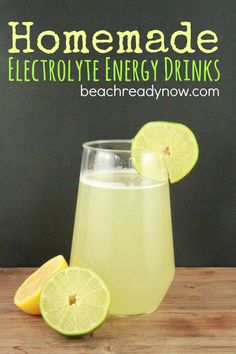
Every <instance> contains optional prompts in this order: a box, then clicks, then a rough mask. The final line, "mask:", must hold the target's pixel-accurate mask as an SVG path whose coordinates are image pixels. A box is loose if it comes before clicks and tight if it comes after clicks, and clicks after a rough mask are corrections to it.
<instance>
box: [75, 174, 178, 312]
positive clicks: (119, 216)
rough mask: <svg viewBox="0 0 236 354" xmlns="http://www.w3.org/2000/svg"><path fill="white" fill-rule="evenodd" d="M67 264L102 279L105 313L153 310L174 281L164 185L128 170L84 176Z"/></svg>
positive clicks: (166, 195)
mask: <svg viewBox="0 0 236 354" xmlns="http://www.w3.org/2000/svg"><path fill="white" fill-rule="evenodd" d="M70 263H71V265H73V266H74V265H77V266H82V267H88V268H90V269H92V270H93V271H95V272H96V273H98V275H100V276H101V277H102V278H103V280H104V281H105V283H106V284H107V286H108V288H109V290H110V293H111V299H112V302H111V310H110V313H112V314H116V315H130V314H143V313H147V312H151V311H153V310H154V309H155V308H157V307H158V306H159V304H160V302H161V301H162V299H163V297H164V295H165V293H166V292H167V290H168V287H169V285H170V283H171V281H172V279H173V276H174V254H173V243H172V226H171V213H170V198H169V185H168V183H167V182H166V183H162V184H160V183H157V182H155V181H153V180H151V179H147V178H144V177H141V176H140V175H137V174H136V173H135V172H134V171H133V170H126V171H124V172H115V171H114V172H110V173H108V172H107V173H93V174H90V175H89V174H88V175H87V176H83V177H82V178H81V180H80V186H79V194H78V201H77V209H76V216H75V225H74V234H73V243H72V250H71V260H70Z"/></svg>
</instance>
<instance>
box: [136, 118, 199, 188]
mask: <svg viewBox="0 0 236 354" xmlns="http://www.w3.org/2000/svg"><path fill="white" fill-rule="evenodd" d="M198 153H199V150H198V144H197V140H196V138H195V136H194V134H193V132H192V131H191V130H190V129H189V128H188V127H187V126H185V125H184V124H181V123H173V122H160V121H156V122H150V123H147V124H145V125H144V126H143V127H142V128H141V129H140V130H139V132H138V133H137V134H136V136H135V137H134V139H133V140H132V145H131V154H132V162H133V165H134V167H135V168H136V170H137V171H138V172H139V173H140V174H141V175H143V176H145V177H149V178H153V179H156V180H162V179H163V178H164V177H165V176H164V170H165V168H166V169H167V171H168V175H169V179H170V182H171V183H175V182H178V181H179V180H181V179H182V178H184V177H185V176H186V175H187V174H188V173H189V172H190V171H191V170H192V168H193V167H194V165H195V163H196V162H197V159H198ZM148 156H149V157H148Z"/></svg>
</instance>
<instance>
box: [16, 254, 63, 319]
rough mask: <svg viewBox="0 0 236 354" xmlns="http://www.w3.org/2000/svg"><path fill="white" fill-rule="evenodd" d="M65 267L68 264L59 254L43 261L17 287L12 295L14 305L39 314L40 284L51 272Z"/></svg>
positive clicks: (42, 283) (30, 312) (41, 284)
mask: <svg viewBox="0 0 236 354" xmlns="http://www.w3.org/2000/svg"><path fill="white" fill-rule="evenodd" d="M65 267H68V264H67V263H66V260H65V259H64V257H63V256H61V255H59V256H56V257H54V258H52V259H50V260H49V261H47V262H46V263H44V264H43V265H42V266H41V267H40V268H38V269H37V270H36V271H35V272H34V273H33V274H31V275H30V276H29V277H28V278H27V279H26V280H25V281H24V282H23V284H22V285H21V286H20V287H19V288H18V290H17V291H16V293H15V296H14V303H15V305H16V306H18V307H19V308H20V309H21V310H23V311H25V312H27V313H29V314H31V315H39V314H40V308H39V295H40V291H41V289H42V286H43V285H44V283H45V281H46V280H47V279H48V278H49V277H50V276H51V275H52V274H54V273H55V272H57V271H58V270H60V269H63V268H65Z"/></svg>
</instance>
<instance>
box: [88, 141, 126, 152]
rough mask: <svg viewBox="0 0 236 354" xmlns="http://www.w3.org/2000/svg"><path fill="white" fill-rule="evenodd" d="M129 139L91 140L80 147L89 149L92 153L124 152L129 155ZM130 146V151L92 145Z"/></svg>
mask: <svg viewBox="0 0 236 354" xmlns="http://www.w3.org/2000/svg"><path fill="white" fill-rule="evenodd" d="M131 142H132V140H131V139H107V140H106V139H104V140H91V141H87V142H85V143H83V144H82V147H83V148H85V149H91V150H94V151H110V152H126V153H131ZM109 143H110V144H114V145H115V144H130V149H121V148H115V147H114V149H112V148H106V147H99V146H94V145H103V144H104V145H105V144H109Z"/></svg>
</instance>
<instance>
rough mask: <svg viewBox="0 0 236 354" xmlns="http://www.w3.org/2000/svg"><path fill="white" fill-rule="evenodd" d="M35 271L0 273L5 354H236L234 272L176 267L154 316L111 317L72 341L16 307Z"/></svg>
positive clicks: (1, 349)
mask: <svg viewBox="0 0 236 354" xmlns="http://www.w3.org/2000/svg"><path fill="white" fill-rule="evenodd" d="M32 271H33V269H32V268H8V269H0V353H1V354H21V353H27V354H48V353H50V354H54V353H55V354H62V353H63V354H129V353H135V354H208V353H211V354H236V268H177V271H176V277H175V281H174V283H173V284H172V286H171V288H170V290H169V292H168V294H167V296H166V298H165V300H164V301H163V303H162V304H161V306H160V307H159V309H158V310H157V311H156V312H154V313H152V314H151V315H148V316H142V317H129V318H125V317H123V318H122V317H120V318H115V317H110V318H109V319H108V320H107V322H106V323H105V324H104V325H103V326H102V327H101V328H100V329H98V330H97V331H96V332H95V333H94V334H93V335H92V336H87V337H83V338H74V339H71V338H66V337H63V336H61V335H60V334H58V333H56V332H54V331H53V330H52V329H50V328H49V327H48V326H47V325H46V324H45V323H44V321H43V319H42V318H41V317H40V316H30V315H27V314H24V313H23V312H21V311H20V310H18V309H17V308H16V307H15V306H14V304H13V296H14V293H15V290H16V289H17V287H18V286H19V284H20V283H21V282H22V281H23V279H24V278H25V277H26V276H27V275H29V274H30V273H31V272H32Z"/></svg>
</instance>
